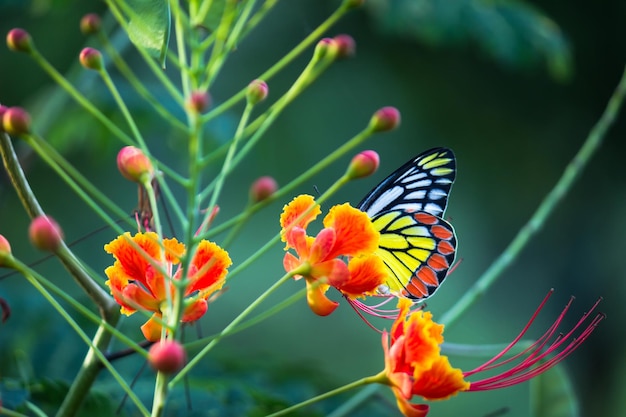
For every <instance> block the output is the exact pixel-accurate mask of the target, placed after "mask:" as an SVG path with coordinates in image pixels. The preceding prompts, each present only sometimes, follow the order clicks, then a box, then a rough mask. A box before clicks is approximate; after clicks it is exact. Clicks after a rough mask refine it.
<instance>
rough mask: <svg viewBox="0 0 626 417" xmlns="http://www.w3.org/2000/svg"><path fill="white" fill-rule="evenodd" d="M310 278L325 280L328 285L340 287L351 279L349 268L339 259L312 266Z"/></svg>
mask: <svg viewBox="0 0 626 417" xmlns="http://www.w3.org/2000/svg"><path fill="white" fill-rule="evenodd" d="M309 277H310V278H313V279H314V280H315V279H325V280H326V282H325V283H326V284H328V285H331V286H333V287H339V286H341V285H343V284H345V283H346V282H347V281H348V279H350V271H348V266H347V265H346V264H345V263H343V261H340V260H339V259H331V260H330V261H326V262H320V263H317V264H315V265H312V266H311V272H310V273H309Z"/></svg>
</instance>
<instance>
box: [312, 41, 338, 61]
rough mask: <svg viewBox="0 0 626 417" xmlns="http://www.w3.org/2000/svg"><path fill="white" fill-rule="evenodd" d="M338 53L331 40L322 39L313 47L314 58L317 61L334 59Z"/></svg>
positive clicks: (335, 45) (336, 46)
mask: <svg viewBox="0 0 626 417" xmlns="http://www.w3.org/2000/svg"><path fill="white" fill-rule="evenodd" d="M338 53H339V47H338V45H337V42H336V41H335V40H334V39H332V38H323V39H320V41H319V42H318V43H317V45H315V52H314V56H315V57H316V58H317V59H322V58H334V57H335V56H337V54H338Z"/></svg>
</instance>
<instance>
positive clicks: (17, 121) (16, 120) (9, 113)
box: [2, 107, 30, 136]
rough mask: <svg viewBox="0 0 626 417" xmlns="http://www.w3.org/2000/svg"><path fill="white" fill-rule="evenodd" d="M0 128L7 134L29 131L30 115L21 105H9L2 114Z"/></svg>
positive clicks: (20, 133)
mask: <svg viewBox="0 0 626 417" xmlns="http://www.w3.org/2000/svg"><path fill="white" fill-rule="evenodd" d="M2 129H4V131H5V132H7V133H8V134H9V135H14V136H19V135H24V134H26V133H28V132H30V115H29V114H28V112H27V111H26V110H24V109H23V108H21V107H9V108H8V109H6V110H5V111H4V114H3V115H2Z"/></svg>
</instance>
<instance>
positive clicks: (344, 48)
mask: <svg viewBox="0 0 626 417" xmlns="http://www.w3.org/2000/svg"><path fill="white" fill-rule="evenodd" d="M333 39H334V40H335V42H336V43H337V48H338V49H339V52H338V56H339V58H350V57H352V56H354V54H355V51H356V43H355V42H354V38H353V37H352V36H350V35H337V36H335V37H334V38H333Z"/></svg>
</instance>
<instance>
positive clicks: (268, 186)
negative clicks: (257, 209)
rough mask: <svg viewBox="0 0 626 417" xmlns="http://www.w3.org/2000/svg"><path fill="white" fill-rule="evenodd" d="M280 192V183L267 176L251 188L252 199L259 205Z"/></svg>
mask: <svg viewBox="0 0 626 417" xmlns="http://www.w3.org/2000/svg"><path fill="white" fill-rule="evenodd" d="M276 190H278V183H276V180H275V179H274V178H272V177H269V176H265V177H261V178H259V179H257V180H256V181H255V182H254V183H252V186H251V187H250V199H251V200H252V201H253V202H255V203H258V202H259V201H263V200H265V199H267V198H268V197H270V196H271V195H272V194H274V193H275V192H276Z"/></svg>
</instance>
